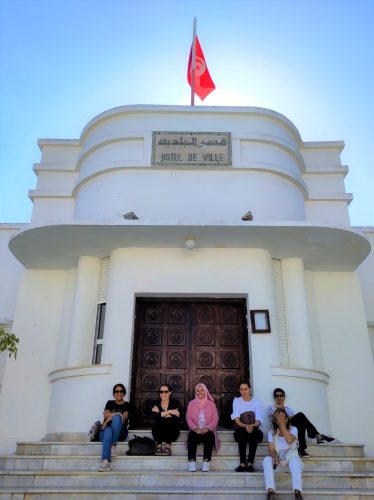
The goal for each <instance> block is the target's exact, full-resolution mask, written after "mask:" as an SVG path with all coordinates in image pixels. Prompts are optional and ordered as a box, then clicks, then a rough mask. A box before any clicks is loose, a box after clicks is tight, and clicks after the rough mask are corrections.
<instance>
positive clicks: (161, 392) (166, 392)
mask: <svg viewBox="0 0 374 500" xmlns="http://www.w3.org/2000/svg"><path fill="white" fill-rule="evenodd" d="M168 393H169V391H160V394H168Z"/></svg>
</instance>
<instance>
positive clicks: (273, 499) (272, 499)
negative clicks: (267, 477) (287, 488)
mask: <svg viewBox="0 0 374 500" xmlns="http://www.w3.org/2000/svg"><path fill="white" fill-rule="evenodd" d="M277 499H278V497H277V495H276V493H275V491H268V494H267V497H266V500H277Z"/></svg>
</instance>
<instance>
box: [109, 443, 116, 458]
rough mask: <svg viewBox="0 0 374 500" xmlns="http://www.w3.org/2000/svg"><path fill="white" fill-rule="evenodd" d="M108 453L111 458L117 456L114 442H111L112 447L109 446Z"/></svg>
mask: <svg viewBox="0 0 374 500" xmlns="http://www.w3.org/2000/svg"><path fill="white" fill-rule="evenodd" d="M110 455H111V456H112V457H113V458H115V457H118V453H117V446H114V444H112V447H111V448H110Z"/></svg>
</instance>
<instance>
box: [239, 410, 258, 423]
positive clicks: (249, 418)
mask: <svg viewBox="0 0 374 500" xmlns="http://www.w3.org/2000/svg"><path fill="white" fill-rule="evenodd" d="M240 421H241V422H242V423H243V424H245V425H250V424H254V423H255V422H256V415H255V414H254V412H253V411H245V412H244V413H241V414H240Z"/></svg>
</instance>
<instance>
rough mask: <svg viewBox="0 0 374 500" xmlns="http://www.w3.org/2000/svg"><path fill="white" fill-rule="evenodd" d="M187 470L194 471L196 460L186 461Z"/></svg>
mask: <svg viewBox="0 0 374 500" xmlns="http://www.w3.org/2000/svg"><path fill="white" fill-rule="evenodd" d="M188 472H196V462H195V461H194V460H193V461H192V462H188Z"/></svg>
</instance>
